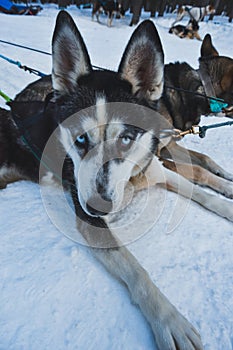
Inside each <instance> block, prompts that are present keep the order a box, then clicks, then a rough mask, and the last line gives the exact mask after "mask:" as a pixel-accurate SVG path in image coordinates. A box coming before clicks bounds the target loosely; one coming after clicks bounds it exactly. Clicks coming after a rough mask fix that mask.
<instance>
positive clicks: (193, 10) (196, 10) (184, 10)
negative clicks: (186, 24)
mask: <svg viewBox="0 0 233 350" xmlns="http://www.w3.org/2000/svg"><path fill="white" fill-rule="evenodd" d="M213 13H215V9H214V7H213V6H212V5H207V6H204V7H197V6H193V7H192V6H185V5H183V6H179V8H178V10H177V15H176V19H175V21H174V22H173V23H172V25H171V26H172V27H174V25H175V24H176V23H177V22H179V21H181V20H182V19H183V17H184V16H189V18H190V20H191V19H194V20H195V21H196V22H200V21H201V20H202V19H203V18H204V17H205V16H207V15H211V14H213Z"/></svg>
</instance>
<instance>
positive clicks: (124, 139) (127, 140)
mask: <svg viewBox="0 0 233 350" xmlns="http://www.w3.org/2000/svg"><path fill="white" fill-rule="evenodd" d="M131 141H132V139H131V138H130V137H129V136H124V137H122V138H121V143H122V145H123V146H128V145H129V144H130V143H131Z"/></svg>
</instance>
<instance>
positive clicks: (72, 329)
mask: <svg viewBox="0 0 233 350" xmlns="http://www.w3.org/2000/svg"><path fill="white" fill-rule="evenodd" d="M68 11H69V13H70V14H71V15H72V16H73V18H74V20H75V22H76V24H77V26H78V28H79V30H80V32H81V33H82V36H83V38H84V40H85V43H86V45H87V47H88V50H89V53H90V57H91V61H92V64H94V65H97V66H101V67H106V68H109V69H113V70H116V69H117V66H118V64H119V62H120V58H121V55H122V53H123V50H124V48H125V46H126V44H127V42H128V39H129V38H130V35H131V34H132V32H133V30H134V28H131V27H129V26H128V24H129V22H130V15H129V14H127V15H126V18H125V19H121V20H118V21H116V20H114V22H113V26H112V28H108V27H107V26H106V23H107V19H106V17H104V16H102V17H101V20H102V24H98V23H97V22H95V21H94V22H93V21H91V13H90V10H79V9H77V8H76V7H74V6H71V7H69V9H68ZM57 13H58V9H57V6H56V5H49V6H45V7H44V10H43V11H42V12H41V13H39V14H38V15H37V16H35V17H33V16H10V15H4V14H0V23H1V34H0V39H1V40H6V41H10V42H13V43H17V44H21V45H26V46H29V47H33V48H36V49H40V50H43V51H47V52H51V38H52V33H53V29H54V25H55V19H56V15H57ZM148 17H149V14H148V13H143V16H142V19H145V18H148ZM173 20H174V15H165V17H164V18H156V19H154V20H153V21H154V23H155V24H156V27H157V29H158V32H159V34H160V36H161V40H162V43H163V47H164V52H165V61H166V63H168V62H175V61H186V62H188V63H189V64H190V65H192V66H193V67H194V68H197V67H198V57H199V52H200V45H201V42H199V41H197V40H186V39H183V40H181V39H179V38H178V37H176V36H174V35H171V34H169V33H168V29H169V26H170V25H171V23H172V21H173ZM183 21H187V19H184V20H183ZM206 33H210V34H211V35H212V38H213V42H214V45H215V46H216V48H217V49H218V51H219V52H220V54H221V55H225V56H231V55H232V36H233V24H230V23H228V22H227V18H226V17H215V19H214V21H213V22H207V21H204V22H201V23H200V35H201V37H204V35H205V34H206ZM0 54H2V55H5V56H8V57H10V58H12V59H13V60H16V61H20V62H21V63H22V64H24V65H27V66H29V67H33V68H35V69H38V70H40V71H42V72H44V73H47V74H49V73H50V72H51V57H50V56H48V55H43V54H40V53H36V52H32V51H28V50H24V49H22V48H17V47H13V46H9V45H5V44H2V43H0ZM0 63H1V66H0V88H1V89H2V90H3V91H4V92H5V93H6V94H8V95H9V96H10V97H12V98H13V97H14V96H15V95H16V94H17V93H18V92H20V91H21V90H22V89H23V88H24V87H25V86H26V85H27V84H28V83H29V82H32V81H34V80H35V79H36V78H35V76H33V75H30V74H28V73H26V72H24V71H22V70H20V69H18V68H17V67H16V66H14V65H11V64H9V63H8V62H6V61H3V60H1V61H0ZM1 106H2V107H3V106H4V101H3V100H1ZM220 120H223V119H220V118H213V117H211V118H206V117H203V118H202V124H207V123H214V122H217V121H220ZM224 120H225V119H224ZM232 136H233V127H225V128H219V129H215V130H210V131H208V133H207V137H206V138H204V139H200V138H198V136H187V137H186V138H185V141H184V142H185V144H186V146H187V147H190V148H192V149H195V150H197V151H201V152H204V153H206V154H208V155H209V156H211V157H212V158H214V159H215V161H216V162H217V163H219V164H220V165H221V166H222V167H224V168H225V169H227V170H228V171H229V172H231V173H232V172H233V162H232V152H233V139H232ZM50 191H51V196H54V198H56V196H57V191H58V189H56V188H55V189H53V188H51V189H50ZM152 191H153V193H152V195H153V196H154V200H152V201H151V204H150V206H149V208H147V210H146V211H144V212H143V215H142V218H141V219H142V221H143V220H144V221H145V220H151V218H154V217H155V218H156V219H155V220H154V222H153V225H152V227H151V228H150V230H148V231H147V232H146V233H145V234H144V235H142V236H140V237H137V239H135V240H133V241H132V242H131V243H130V244H128V249H129V250H130V251H131V252H132V253H133V254H134V255H135V256H136V258H137V259H138V260H139V261H140V263H141V264H142V265H143V266H144V268H145V269H146V270H147V271H148V273H149V274H150V276H151V278H152V280H153V281H154V282H155V283H156V285H157V286H158V287H159V288H160V290H161V291H162V292H163V293H164V294H165V295H166V296H167V297H168V298H169V300H170V301H171V302H172V303H173V304H174V305H175V306H176V307H177V308H178V310H180V312H181V313H182V314H183V315H185V317H187V318H188V319H189V321H190V322H191V323H192V324H193V325H194V326H195V327H196V328H197V329H198V330H199V332H200V334H201V336H202V340H203V344H204V348H205V350H231V349H233V268H232V267H233V253H232V251H233V226H232V223H230V222H229V221H227V220H226V219H223V218H221V217H219V216H217V215H216V214H214V213H212V212H209V211H207V210H206V209H204V208H203V207H201V206H200V205H198V204H196V203H193V202H191V203H190V202H189V201H186V200H181V199H179V201H180V202H179V203H178V205H179V206H180V212H179V215H180V222H179V224H178V225H177V226H175V227H173V230H169V229H168V223H169V218H170V216H171V213H172V212H173V210H177V206H176V208H175V205H176V203H177V202H176V201H177V195H175V194H173V193H166V196H164V190H162V189H156V188H155V189H153V190H152ZM141 197H143V193H140V194H138V196H136V198H135V199H134V205H135V212H137V210H140V200H141ZM161 198H162V199H163V198H165V200H161ZM174 208H175V209H174ZM0 213H1V215H0V230H1V239H0V241H1V249H0V264H1V269H0V349H1V350H45V349H49V350H76V349H79V350H91V349H101V350H110V349H111V350H113V349H114V350H120V349H127V350H152V349H155V343H154V338H153V335H152V331H151V329H150V327H149V325H148V324H147V322H146V320H145V319H144V317H143V316H142V314H141V312H140V310H139V309H138V308H137V307H136V306H135V305H133V304H132V303H131V302H130V298H129V295H128V292H127V290H126V289H125V287H124V286H122V285H121V284H119V282H118V281H116V280H115V279H114V278H113V277H112V276H110V275H109V274H108V272H107V271H106V270H105V269H104V268H103V267H102V266H101V264H100V263H98V262H97V261H96V260H95V258H94V257H93V256H92V255H91V252H90V251H89V250H88V248H87V247H86V246H84V245H82V244H79V243H77V242H74V241H73V240H71V239H69V237H67V235H64V234H63V233H62V232H61V231H60V230H59V229H58V228H57V227H56V226H55V225H54V224H53V223H52V222H51V220H50V218H49V216H48V215H47V211H46V210H45V208H44V206H43V202H42V199H41V192H40V188H39V186H38V185H37V184H33V183H30V182H18V183H14V184H11V185H9V186H8V187H7V188H6V189H4V190H1V191H0ZM57 213H58V216H59V217H60V218H61V219H62V220H63V216H65V214H64V213H63V211H62V209H61V208H59V203H58V205H57ZM158 213H159V215H158ZM125 215H127V211H126V214H125ZM128 219H129V218H128V217H126V220H128ZM123 220H124V219H123ZM64 222H66V218H65V217H64ZM69 225H70V230H71V231H72V230H74V222H68V223H67V227H69ZM130 225H131V223H130V220H129V227H128V229H129V230H131V226H130ZM132 228H133V223H132Z"/></svg>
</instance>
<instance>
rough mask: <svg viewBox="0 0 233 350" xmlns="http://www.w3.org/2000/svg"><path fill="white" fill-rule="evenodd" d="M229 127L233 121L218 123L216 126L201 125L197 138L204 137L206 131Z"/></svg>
mask: <svg viewBox="0 0 233 350" xmlns="http://www.w3.org/2000/svg"><path fill="white" fill-rule="evenodd" d="M227 125H229V126H231V125H233V121H229V122H225V123H218V124H212V125H203V126H199V137H200V138H202V139H203V138H204V137H205V135H206V131H207V130H208V129H214V128H220V127H221V126H227Z"/></svg>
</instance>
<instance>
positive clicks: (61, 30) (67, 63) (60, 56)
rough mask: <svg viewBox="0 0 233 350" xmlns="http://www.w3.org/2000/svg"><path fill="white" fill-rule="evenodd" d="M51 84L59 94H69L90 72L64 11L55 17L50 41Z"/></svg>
mask: <svg viewBox="0 0 233 350" xmlns="http://www.w3.org/2000/svg"><path fill="white" fill-rule="evenodd" d="M52 60H53V70H52V83H53V88H54V89H55V90H56V91H59V92H60V93H62V94H64V93H70V92H72V91H74V90H75V88H76V87H77V80H78V79H79V78H80V77H81V76H83V75H86V74H88V73H90V72H91V70H92V67H91V62H90V58H89V55H88V52H87V49H86V46H85V44H84V41H83V38H82V36H81V34H80V33H79V31H78V29H77V27H76V25H75V23H74V21H73V19H72V18H71V16H70V15H69V14H68V13H67V12H66V11H61V12H60V13H59V14H58V16H57V21H56V26H55V30H54V34H53V40H52Z"/></svg>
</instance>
